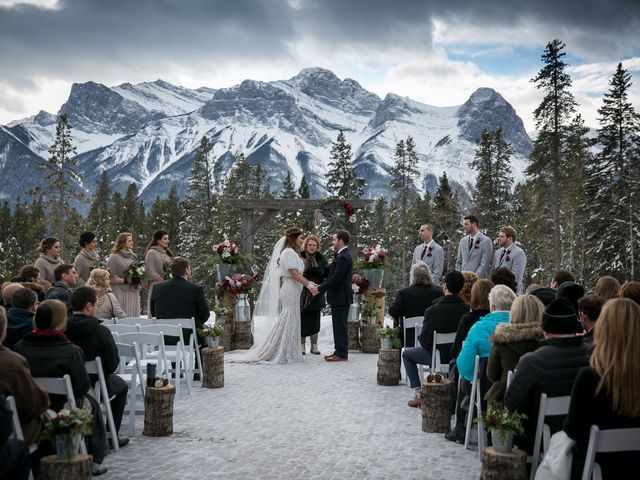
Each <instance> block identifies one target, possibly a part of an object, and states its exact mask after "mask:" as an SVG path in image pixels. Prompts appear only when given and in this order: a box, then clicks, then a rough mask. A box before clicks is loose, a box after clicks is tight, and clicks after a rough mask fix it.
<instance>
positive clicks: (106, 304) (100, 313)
mask: <svg viewBox="0 0 640 480" xmlns="http://www.w3.org/2000/svg"><path fill="white" fill-rule="evenodd" d="M87 287H91V288H93V289H94V290H95V291H96V296H97V297H98V303H97V305H98V308H97V309H96V318H100V319H103V320H106V319H109V318H114V317H117V318H124V317H126V316H127V314H126V313H125V312H124V310H123V309H122V307H120V303H119V302H118V299H117V298H116V296H115V295H114V294H113V292H112V291H111V281H110V279H109V271H108V270H104V269H102V268H94V269H93V270H91V273H90V274H89V280H88V281H87Z"/></svg>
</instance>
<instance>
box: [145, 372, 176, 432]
mask: <svg viewBox="0 0 640 480" xmlns="http://www.w3.org/2000/svg"><path fill="white" fill-rule="evenodd" d="M175 394H176V387H175V386H174V385H171V384H169V385H167V386H166V387H160V388H156V387H147V388H146V390H145V395H144V430H143V431H142V434H143V435H146V436H148V437H168V436H170V435H171V434H172V433H173V397H174V396H175Z"/></svg>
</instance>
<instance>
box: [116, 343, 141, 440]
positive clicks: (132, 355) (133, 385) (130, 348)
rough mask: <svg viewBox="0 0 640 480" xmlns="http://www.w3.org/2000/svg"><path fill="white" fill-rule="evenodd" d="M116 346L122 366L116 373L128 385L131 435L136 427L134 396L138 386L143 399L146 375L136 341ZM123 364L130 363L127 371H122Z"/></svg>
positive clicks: (135, 396)
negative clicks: (143, 371) (120, 370)
mask: <svg viewBox="0 0 640 480" xmlns="http://www.w3.org/2000/svg"><path fill="white" fill-rule="evenodd" d="M116 347H117V348H118V355H120V358H121V360H120V365H121V367H122V368H123V373H118V376H119V377H121V378H122V379H123V380H124V381H125V382H126V383H127V385H128V386H129V399H128V402H127V407H128V411H129V434H130V435H133V434H134V433H135V429H136V398H137V393H138V387H140V393H141V395H142V398H143V399H144V390H145V383H144V382H145V380H146V377H145V375H144V374H143V373H142V367H141V365H140V363H141V362H140V353H139V352H138V345H137V344H136V342H133V343H132V344H131V345H128V344H124V343H118V342H116ZM129 359H132V362H129ZM125 365H130V370H129V371H128V372H126V371H124V366H125ZM143 408H144V403H143ZM141 411H144V410H141Z"/></svg>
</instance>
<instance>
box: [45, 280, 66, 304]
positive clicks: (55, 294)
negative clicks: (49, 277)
mask: <svg viewBox="0 0 640 480" xmlns="http://www.w3.org/2000/svg"><path fill="white" fill-rule="evenodd" d="M44 298H45V299H46V300H51V299H55V300H60V301H61V302H62V303H64V304H65V305H66V306H67V309H70V308H71V289H70V288H69V285H67V284H66V283H64V282H53V285H52V286H51V288H50V289H49V290H47V293H46V295H45V296H44Z"/></svg>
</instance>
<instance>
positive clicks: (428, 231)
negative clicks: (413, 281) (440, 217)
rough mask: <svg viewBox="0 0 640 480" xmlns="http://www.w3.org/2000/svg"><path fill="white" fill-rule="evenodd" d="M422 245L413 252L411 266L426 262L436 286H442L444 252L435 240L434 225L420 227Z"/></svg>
mask: <svg viewBox="0 0 640 480" xmlns="http://www.w3.org/2000/svg"><path fill="white" fill-rule="evenodd" d="M418 235H420V240H422V244H421V245H418V246H417V247H416V249H415V250H414V251H413V258H412V259H411V265H414V264H416V263H418V262H424V263H426V264H427V265H428V267H429V270H431V277H432V280H433V284H434V285H440V278H441V277H442V267H443V265H444V250H443V249H442V247H441V246H440V245H438V244H437V243H436V241H435V240H434V239H433V225H429V224H424V225H420V230H418Z"/></svg>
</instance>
